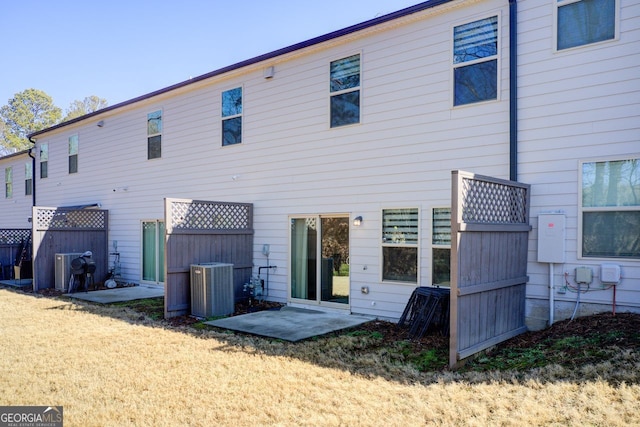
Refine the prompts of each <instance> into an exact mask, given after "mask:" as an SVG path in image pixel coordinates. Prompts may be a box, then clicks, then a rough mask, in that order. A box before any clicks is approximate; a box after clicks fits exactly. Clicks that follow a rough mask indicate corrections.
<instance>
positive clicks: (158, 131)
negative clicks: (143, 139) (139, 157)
mask: <svg viewBox="0 0 640 427" xmlns="http://www.w3.org/2000/svg"><path fill="white" fill-rule="evenodd" d="M161 156H162V111H161V110H158V111H154V112H153V113H149V114H147V159H148V160H151V159H159V158H160V157H161Z"/></svg>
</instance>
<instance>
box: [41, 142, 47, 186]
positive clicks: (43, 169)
mask: <svg viewBox="0 0 640 427" xmlns="http://www.w3.org/2000/svg"><path fill="white" fill-rule="evenodd" d="M48 176H49V144H40V179H43V178H47V177H48Z"/></svg>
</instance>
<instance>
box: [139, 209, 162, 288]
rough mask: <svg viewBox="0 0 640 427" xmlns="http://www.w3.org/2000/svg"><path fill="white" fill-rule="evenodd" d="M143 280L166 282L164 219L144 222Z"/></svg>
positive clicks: (156, 282) (147, 281)
mask: <svg viewBox="0 0 640 427" xmlns="http://www.w3.org/2000/svg"><path fill="white" fill-rule="evenodd" d="M142 281H143V282H146V283H155V284H162V283H164V221H160V220H156V221H143V222H142Z"/></svg>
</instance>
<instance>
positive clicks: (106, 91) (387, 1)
mask: <svg viewBox="0 0 640 427" xmlns="http://www.w3.org/2000/svg"><path fill="white" fill-rule="evenodd" d="M0 3H1V5H0V40H2V43H3V47H2V53H1V54H0V106H2V105H6V104H7V103H8V101H9V99H10V98H12V97H13V95H14V94H16V93H18V92H22V91H23V90H25V89H29V88H34V89H40V90H43V91H44V92H46V93H47V94H48V95H49V96H51V97H52V98H53V101H54V103H55V104H56V105H57V106H58V107H60V108H62V110H63V112H64V111H66V110H67V109H68V107H69V105H70V103H71V102H73V101H74V100H76V99H79V100H82V99H84V98H85V97H87V96H90V95H97V96H99V97H101V98H105V99H106V100H107V101H108V102H109V105H114V104H117V103H119V102H122V101H126V100H128V99H131V98H135V97H136V96H140V95H143V94H146V93H149V92H152V91H154V90H158V89H161V88H164V87H167V86H170V85H172V84H175V83H178V82H181V81H184V80H187V79H189V78H190V77H195V76H199V75H202V74H205V73H207V72H209V71H213V70H216V69H218V68H221V67H224V66H227V65H231V64H234V63H236V62H239V61H242V60H245V59H249V58H253V57H255V56H258V55H261V54H264V53H268V52H271V51H273V50H276V49H280V48H282V47H286V46H289V45H292V44H295V43H298V42H301V41H304V40H308V39H310V38H313V37H316V36H320V35H323V34H326V33H329V32H331V31H335V30H338V29H341V28H344V27H348V26H350V25H353V24H358V23H360V22H363V21H366V20H369V19H372V18H375V17H377V16H380V15H384V14H387V13H390V12H394V11H396V10H400V9H403V8H405V7H409V6H412V5H414V4H418V3H421V0H235V1H234V0H231V1H228V0H226V1H222V0H155V1H151V0H107V1H94V0H0Z"/></svg>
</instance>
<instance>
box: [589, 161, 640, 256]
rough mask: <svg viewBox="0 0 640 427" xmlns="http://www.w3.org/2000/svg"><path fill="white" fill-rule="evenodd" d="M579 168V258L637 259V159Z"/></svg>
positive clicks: (639, 205)
mask: <svg viewBox="0 0 640 427" xmlns="http://www.w3.org/2000/svg"><path fill="white" fill-rule="evenodd" d="M581 166H582V175H581V178H582V184H581V190H582V191H581V193H582V199H581V200H582V203H581V206H580V210H581V212H580V215H581V216H580V220H581V223H582V224H581V225H582V256H583V257H596V258H631V259H640V243H639V242H638V232H637V231H638V230H640V157H637V158H630V159H624V160H607V161H596V162H583V163H582V165H581ZM633 230H635V232H634V231H633Z"/></svg>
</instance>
